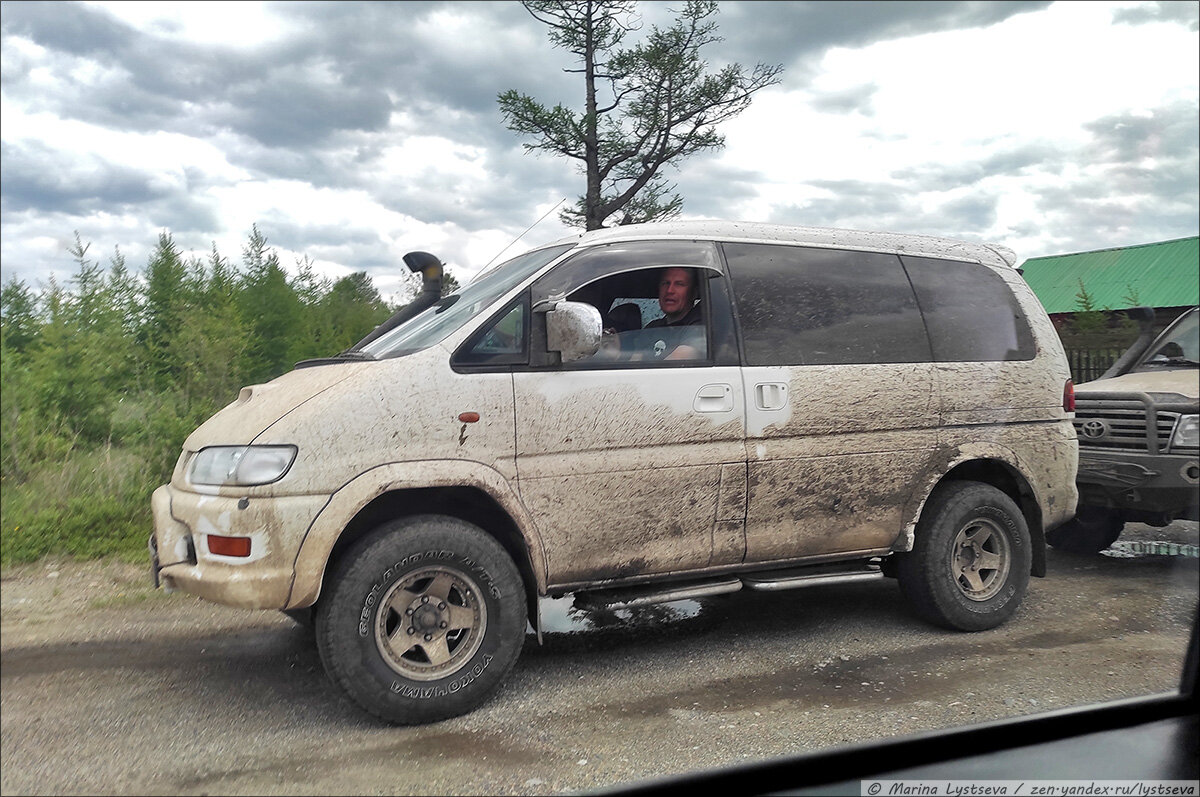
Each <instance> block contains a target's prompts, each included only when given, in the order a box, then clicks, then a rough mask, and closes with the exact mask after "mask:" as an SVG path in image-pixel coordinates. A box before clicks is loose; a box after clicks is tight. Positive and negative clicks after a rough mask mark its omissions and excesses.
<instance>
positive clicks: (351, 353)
mask: <svg viewBox="0 0 1200 797" xmlns="http://www.w3.org/2000/svg"><path fill="white" fill-rule="evenodd" d="M374 359H375V356H374V355H373V354H368V353H367V352H365V351H357V350H354V349H347V350H346V351H344V352H341V353H340V354H335V355H333V356H332V357H314V358H312V359H311V360H301V361H300V362H298V363H296V365H295V367H296V368H311V367H312V366H314V365H334V364H337V363H348V362H361V361H363V360H374Z"/></svg>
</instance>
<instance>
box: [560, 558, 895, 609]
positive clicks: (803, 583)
mask: <svg viewBox="0 0 1200 797" xmlns="http://www.w3.org/2000/svg"><path fill="white" fill-rule="evenodd" d="M881 578H884V575H883V573H882V572H881V571H880V568H879V562H878V560H871V561H869V562H862V561H858V562H852V563H849V564H835V565H829V564H825V565H812V566H809V567H797V568H792V569H790V570H774V571H764V572H759V573H747V574H746V575H743V576H740V577H728V578H718V579H709V580H707V581H692V582H684V583H678V584H667V585H662V586H647V587H630V588H626V589H613V590H594V591H585V592H577V593H575V605H576V606H578V607H579V608H581V609H607V610H612V609H628V608H632V607H635V606H650V605H652V604H655V603H670V602H671V601H681V600H691V599H695V598H707V597H711V596H713V595H727V594H729V593H731V592H737V591H738V590H740V589H742V588H743V587H745V588H746V589H753V590H759V591H764V592H777V591H780V590H785V589H797V588H799V587H813V586H820V585H825V584H843V583H846V582H851V581H874V580H876V579H881Z"/></svg>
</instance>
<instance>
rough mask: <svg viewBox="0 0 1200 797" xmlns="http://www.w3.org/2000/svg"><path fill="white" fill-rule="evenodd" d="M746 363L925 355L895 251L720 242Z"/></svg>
mask: <svg viewBox="0 0 1200 797" xmlns="http://www.w3.org/2000/svg"><path fill="white" fill-rule="evenodd" d="M722 246H723V248H724V251H725V257H726V260H727V262H728V263H729V272H730V276H731V278H732V280H733V292H734V298H735V300H736V301H737V311H738V318H739V320H740V322H741V327H742V337H743V341H744V344H745V353H746V363H747V364H748V365H837V364H850V363H912V362H929V361H930V359H931V355H930V350H929V340H928V338H927V337H926V335H925V327H924V325H923V324H922V323H921V314H920V311H919V310H918V308H917V302H916V299H915V297H914V296H913V292H912V287H911V286H910V285H909V283H908V278H907V277H906V276H905V274H904V269H903V268H902V267H901V266H900V260H899V258H898V257H896V255H890V254H882V253H876V252H856V251H850V250H842V249H818V248H810V247H800V246H786V245H776V244H740V243H739V244H733V243H726V244H723V245H722Z"/></svg>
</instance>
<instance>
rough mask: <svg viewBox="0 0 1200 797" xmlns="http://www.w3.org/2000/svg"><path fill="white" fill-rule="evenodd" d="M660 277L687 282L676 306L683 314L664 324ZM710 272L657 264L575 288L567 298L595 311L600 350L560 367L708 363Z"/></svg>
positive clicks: (714, 273) (661, 279) (678, 312)
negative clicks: (683, 299)
mask: <svg viewBox="0 0 1200 797" xmlns="http://www.w3.org/2000/svg"><path fill="white" fill-rule="evenodd" d="M665 275H671V276H674V277H676V278H678V279H679V280H683V281H685V282H687V283H688V284H689V285H690V298H688V299H687V301H686V307H685V306H683V303H681V304H680V306H679V307H678V308H676V314H677V315H682V316H683V317H682V318H679V319H678V320H677V321H676V322H675V323H668V320H667V319H666V318H665V317H664V314H663V310H662V308H661V307H660V304H659V285H660V283H661V282H662V281H663V280H664V277H665ZM709 275H714V276H719V275H717V273H716V272H711V271H709V270H708V269H704V268H692V267H687V266H656V267H654V268H642V269H636V270H633V271H624V272H622V273H619V274H612V275H610V276H607V277H604V278H602V279H598V280H596V281H594V282H591V283H589V284H587V285H584V286H582V287H580V288H579V289H577V290H576V291H574V292H573V293H571V294H570V295H569V296H568V297H567V298H568V299H569V300H571V301H575V302H585V303H587V304H590V305H592V306H593V307H595V308H596V309H597V310H599V311H600V320H601V324H602V328H603V330H604V334H603V335H602V336H601V341H600V350H599V351H597V352H596V353H595V354H594V355H592V356H591V357H588V358H586V359H584V360H578V361H576V362H574V363H570V364H568V365H566V366H564V367H566V368H596V367H601V368H621V367H635V368H644V367H647V366H654V365H676V364H681V363H685V362H686V363H692V364H696V363H698V362H704V363H707V362H708V361H709V359H710V358H709V354H708V339H709V335H708V328H709V319H710V313H709V302H708V287H707V285H706V284H705V283H706V282H708V280H707V277H708V276H709ZM681 284H682V283H681ZM678 287H679V286H677V288H678Z"/></svg>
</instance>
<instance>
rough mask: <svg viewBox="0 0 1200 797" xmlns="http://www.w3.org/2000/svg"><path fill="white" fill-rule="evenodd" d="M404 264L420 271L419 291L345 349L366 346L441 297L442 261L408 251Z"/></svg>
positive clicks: (356, 348)
mask: <svg viewBox="0 0 1200 797" xmlns="http://www.w3.org/2000/svg"><path fill="white" fill-rule="evenodd" d="M404 264H405V265H406V266H408V269H409V271H412V272H413V273H420V275H421V277H422V278H423V281H422V283H421V292H420V293H418V294H417V296H416V298H415V299H413V300H412V301H411V302H409V303H408V304H406V305H404V306H403V307H401V308H400V309H399V310H397V311H396V312H395V313H393V314H392V317H391V318H389V319H388V320H387V321H384V322H383V323H382V324H380V325H379V326H377V327H375V329H373V330H372V331H371V334H369V335H367V336H366V337H365V338H363V339H362V340H360V341H359V342H358V343H355V344H354V345H353V346H351V347H350V348H348V349H346V351H348V352H350V351H358V350H360V349H361V348H362V347H363V346H366V345H367V344H368V343H370V342H371V341H373V340H375V339H376V338H379V337H380V336H381V335H385V334H387V333H388V332H390V331H392V330H393V329H395V328H396V327H398V326H400V325H401V324H403V323H404V322H405V321H407V320H409V319H410V318H413V317H414V316H416V315H417V314H418V313H420V312H421V311H423V310H424V309H425V308H427V307H431V306H432V305H433V303H434V302H436V301H437V300H438V299H440V298H442V271H443V269H442V261H440V260H438V259H437V258H436V257H434V256H433V255H431V254H429V253H428V252H409V253H408V254H407V255H405V256H404Z"/></svg>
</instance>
